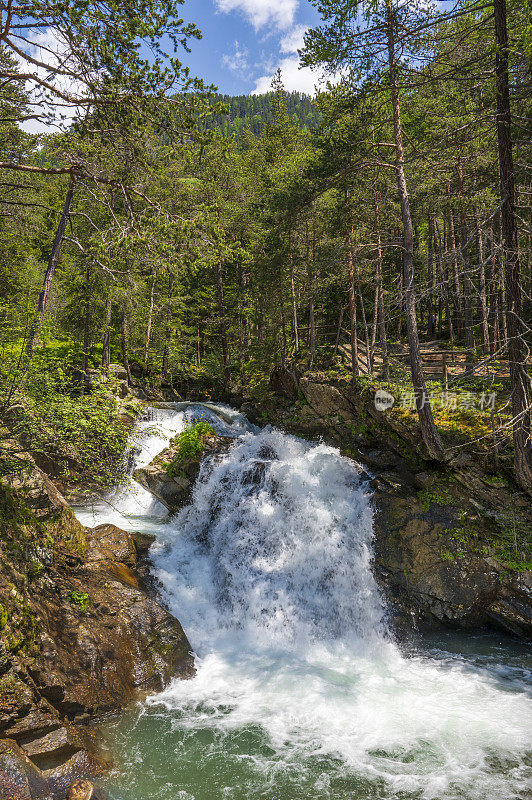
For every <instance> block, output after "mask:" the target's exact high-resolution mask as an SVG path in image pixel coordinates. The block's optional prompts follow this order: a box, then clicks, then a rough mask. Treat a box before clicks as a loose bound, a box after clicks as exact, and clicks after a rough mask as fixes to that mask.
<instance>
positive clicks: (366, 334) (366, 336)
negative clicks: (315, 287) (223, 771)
mask: <svg viewBox="0 0 532 800" xmlns="http://www.w3.org/2000/svg"><path fill="white" fill-rule="evenodd" d="M353 269H354V273H355V282H356V285H357V292H358V300H359V302H360V311H361V313H362V326H363V328H364V339H365V340H366V369H367V372H368V375H371V357H370V346H369V331H368V323H367V320H366V309H365V308H364V298H363V297H362V288H361V286H360V273H359V271H358V266H357V263H356V261H355V262H354V263H353Z"/></svg>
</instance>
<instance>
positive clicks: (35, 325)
mask: <svg viewBox="0 0 532 800" xmlns="http://www.w3.org/2000/svg"><path fill="white" fill-rule="evenodd" d="M77 177H78V176H77V173H76V172H71V173H70V183H69V186H68V191H67V193H66V197H65V203H64V205H63V211H62V212H61V217H60V218H59V225H58V226H57V231H56V234H55V238H54V242H53V245H52V251H51V253H50V259H49V261H48V266H47V268H46V273H45V275H44V282H43V287H42V291H41V293H40V295H39V300H38V301H37V310H36V312H35V316H34V318H33V321H32V324H31V327H30V330H29V333H28V340H27V342H26V353H27V354H28V356H31V355H32V353H33V348H34V347H35V341H36V339H37V334H38V333H39V328H40V326H41V323H42V319H43V317H44V311H45V308H46V303H47V300H48V295H49V294H50V289H51V287H52V281H53V278H54V272H55V268H56V266H57V262H58V260H59V253H60V251H61V245H62V243H63V238H64V235H65V230H66V225H67V221H68V215H69V213H70V206H71V205H72V200H73V198H74V188H75V186H76V181H77Z"/></svg>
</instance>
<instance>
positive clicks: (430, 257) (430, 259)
mask: <svg viewBox="0 0 532 800" xmlns="http://www.w3.org/2000/svg"><path fill="white" fill-rule="evenodd" d="M427 245H428V248H427V249H428V253H427V284H428V285H427V292H428V296H429V297H428V314H429V318H428V321H427V335H428V336H434V301H433V297H432V293H433V291H434V249H433V247H434V214H433V213H432V211H431V210H429V232H428V242H427Z"/></svg>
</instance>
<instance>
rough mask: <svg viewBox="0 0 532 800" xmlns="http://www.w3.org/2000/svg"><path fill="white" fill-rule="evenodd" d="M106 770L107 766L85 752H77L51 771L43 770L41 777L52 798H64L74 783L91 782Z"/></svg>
mask: <svg viewBox="0 0 532 800" xmlns="http://www.w3.org/2000/svg"><path fill="white" fill-rule="evenodd" d="M106 769H107V764H106V763H105V762H104V761H101V760H100V759H98V758H97V757H96V756H94V755H92V754H91V753H89V752H87V751H86V750H79V751H78V752H77V753H74V755H73V756H72V757H71V758H69V759H68V761H65V762H63V763H62V764H59V765H57V766H55V767H53V768H51V769H47V770H43V771H42V775H43V777H44V778H45V779H46V781H47V783H48V786H49V788H50V792H51V793H52V794H53V796H54V797H65V795H66V793H67V792H68V791H69V789H70V787H71V786H72V784H73V783H74V782H77V781H79V780H80V776H81V775H82V776H83V779H82V780H90V781H91V783H92V780H93V779H94V778H97V777H98V776H100V775H103V774H104V773H105V771H106Z"/></svg>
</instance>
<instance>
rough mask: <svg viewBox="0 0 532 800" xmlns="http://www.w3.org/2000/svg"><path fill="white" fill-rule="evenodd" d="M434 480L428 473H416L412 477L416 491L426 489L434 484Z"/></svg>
mask: <svg viewBox="0 0 532 800" xmlns="http://www.w3.org/2000/svg"><path fill="white" fill-rule="evenodd" d="M435 480H436V478H435V476H434V475H431V474H430V472H418V473H417V475H416V476H415V477H414V482H415V484H416V486H417V487H418V489H428V488H429V487H430V486H432V485H433V484H434V482H435Z"/></svg>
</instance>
